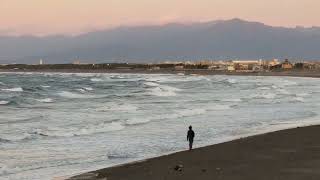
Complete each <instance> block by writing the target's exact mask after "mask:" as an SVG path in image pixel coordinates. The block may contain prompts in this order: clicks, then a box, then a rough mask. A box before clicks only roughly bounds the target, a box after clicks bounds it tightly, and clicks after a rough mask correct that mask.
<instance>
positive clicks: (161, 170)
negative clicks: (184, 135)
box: [71, 126, 320, 180]
mask: <svg viewBox="0 0 320 180" xmlns="http://www.w3.org/2000/svg"><path fill="white" fill-rule="evenodd" d="M319 132H320V126H310V127H303V128H295V129H289V130H282V131H278V132H273V133H268V134H263V135H257V136H253V137H248V138H242V139H239V140H234V141H231V142H226V143H222V144H217V145H212V146H208V147H203V148H199V149H194V150H192V151H183V152H178V153H174V154H171V155H167V156H162V157H158V158H153V159H148V160H145V161H142V162H136V163H131V164H126V165H123V166H117V167H111V168H106V169H101V170H97V171H94V172H90V173H86V174H83V175H80V176H76V177H73V178H71V180H79V179H108V180H129V179H130V180H153V179H154V180H160V179H161V180H171V179H175V180H180V179H181V180H191V179H192V180H194V179H199V180H200V179H201V180H207V179H208V180H209V179H210V180H212V179H221V180H222V179H223V180H258V179H260V180H275V179H277V180H278V179H284V180H303V179H304V180H305V179H308V180H312V179H319V178H320V173H319V172H320V153H319V152H320V141H319Z"/></svg>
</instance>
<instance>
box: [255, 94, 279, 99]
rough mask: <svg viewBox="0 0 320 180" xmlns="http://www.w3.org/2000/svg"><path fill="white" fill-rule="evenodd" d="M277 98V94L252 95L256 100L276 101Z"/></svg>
mask: <svg viewBox="0 0 320 180" xmlns="http://www.w3.org/2000/svg"><path fill="white" fill-rule="evenodd" d="M275 97H276V94H273V93H262V94H255V95H252V98H256V99H274V98H275Z"/></svg>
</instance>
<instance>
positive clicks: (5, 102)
mask: <svg viewBox="0 0 320 180" xmlns="http://www.w3.org/2000/svg"><path fill="white" fill-rule="evenodd" d="M9 103H10V102H9V101H0V105H7V104H9Z"/></svg>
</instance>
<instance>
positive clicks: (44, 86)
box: [41, 85, 51, 88]
mask: <svg viewBox="0 0 320 180" xmlns="http://www.w3.org/2000/svg"><path fill="white" fill-rule="evenodd" d="M41 87H43V88H49V87H51V86H46V85H41Z"/></svg>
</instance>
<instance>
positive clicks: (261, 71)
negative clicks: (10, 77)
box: [0, 59, 320, 77]
mask: <svg viewBox="0 0 320 180" xmlns="http://www.w3.org/2000/svg"><path fill="white" fill-rule="evenodd" d="M40 62H41V63H40V64H36V65H28V64H3V65H0V72H62V73H145V74H186V75H256V76H300V77H320V62H314V61H304V62H290V61H289V60H287V59H286V60H284V61H279V60H277V59H273V60H268V61H265V60H236V61H209V60H205V61H198V62H191V61H187V62H163V63H148V64H147V63H139V64H138V63H103V64H81V63H80V62H79V61H76V62H75V63H73V64H43V61H40Z"/></svg>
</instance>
